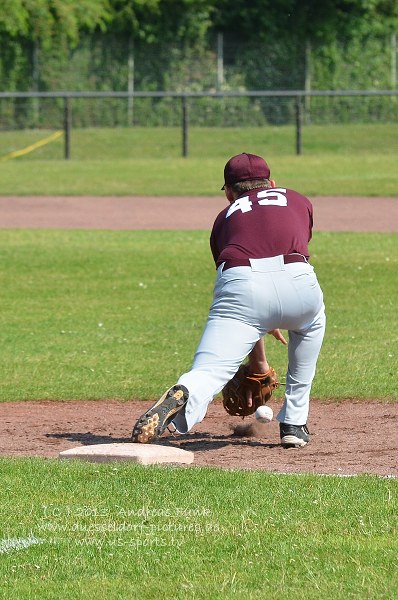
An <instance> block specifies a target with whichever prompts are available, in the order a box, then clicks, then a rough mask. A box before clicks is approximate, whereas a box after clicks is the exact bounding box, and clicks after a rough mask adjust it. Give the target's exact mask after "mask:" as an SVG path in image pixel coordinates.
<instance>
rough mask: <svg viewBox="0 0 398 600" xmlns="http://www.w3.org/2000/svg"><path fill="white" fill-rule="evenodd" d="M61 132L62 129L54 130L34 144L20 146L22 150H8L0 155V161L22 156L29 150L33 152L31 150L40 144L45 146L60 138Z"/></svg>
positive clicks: (39, 146)
mask: <svg viewBox="0 0 398 600" xmlns="http://www.w3.org/2000/svg"><path fill="white" fill-rule="evenodd" d="M62 134H63V131H56V132H55V133H52V134H51V135H49V136H48V137H46V138H44V139H43V140H39V141H38V142H35V143H34V144H31V145H30V146H27V147H26V148H22V150H15V151H14V152H10V153H9V154H6V155H5V156H1V157H0V162H2V161H4V160H10V159H12V158H18V156H24V155H25V154H29V152H33V150H37V148H41V147H42V146H45V145H46V144H50V143H51V142H55V140H57V139H58V138H60V137H61V135H62Z"/></svg>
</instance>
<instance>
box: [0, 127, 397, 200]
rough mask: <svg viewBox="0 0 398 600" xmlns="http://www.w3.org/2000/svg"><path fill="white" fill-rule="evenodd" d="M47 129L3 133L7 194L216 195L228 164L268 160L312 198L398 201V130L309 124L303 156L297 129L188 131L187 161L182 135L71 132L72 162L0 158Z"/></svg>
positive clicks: (38, 156) (57, 150) (39, 155)
mask: <svg viewBox="0 0 398 600" xmlns="http://www.w3.org/2000/svg"><path fill="white" fill-rule="evenodd" d="M49 133H50V132H48V131H22V132H1V133H0V141H1V150H0V181H1V189H0V193H1V194H3V195H42V194H44V195H158V196H161V195H216V194H219V193H220V187H221V184H220V182H221V181H222V171H223V167H224V164H225V162H226V160H228V158H229V157H230V156H232V155H233V154H237V153H239V152H243V151H244V152H254V153H258V154H262V155H264V156H265V157H266V158H267V159H268V161H269V163H270V165H271V171H272V176H273V178H274V179H276V181H277V182H279V183H280V184H281V185H284V186H286V187H291V188H296V189H299V190H300V191H301V192H302V193H305V194H307V195H367V196H383V195H384V196H398V172H397V168H396V165H397V162H398V143H397V139H398V124H380V125H379V124H372V125H334V126H330V127H325V126H310V127H306V128H304V132H303V148H304V150H303V154H302V155H301V156H296V154H295V132H294V128H293V127H288V126H286V127H266V128H242V129H239V128H234V129H231V128H230V129H228V128H225V129H217V128H211V129H208V128H207V129H206V128H200V129H199V128H192V129H191V130H190V134H189V140H190V143H189V149H190V150H189V157H188V158H182V157H181V131H180V130H179V129H178V128H175V129H173V128H156V129H149V128H148V129H144V128H134V129H105V130H104V129H89V130H74V131H73V133H72V140H71V147H72V152H71V160H69V161H65V160H63V140H62V139H60V140H57V141H56V142H53V143H51V144H49V145H46V146H44V147H42V148H40V149H38V150H35V151H34V152H31V153H29V154H26V155H25V156H23V157H20V158H16V159H13V160H6V161H3V162H2V161H1V157H4V156H6V155H7V154H8V153H9V152H12V151H15V150H19V149H23V148H25V147H27V146H29V145H30V144H32V143H33V142H35V141H38V140H39V139H42V138H45V137H46V136H47V135H48V134H49Z"/></svg>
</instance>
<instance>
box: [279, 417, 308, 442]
mask: <svg viewBox="0 0 398 600" xmlns="http://www.w3.org/2000/svg"><path fill="white" fill-rule="evenodd" d="M279 429H280V434H281V444H282V446H283V447H284V448H301V447H302V446H305V445H306V444H308V442H309V441H310V432H309V431H308V428H307V425H290V424H289V423H280V424H279Z"/></svg>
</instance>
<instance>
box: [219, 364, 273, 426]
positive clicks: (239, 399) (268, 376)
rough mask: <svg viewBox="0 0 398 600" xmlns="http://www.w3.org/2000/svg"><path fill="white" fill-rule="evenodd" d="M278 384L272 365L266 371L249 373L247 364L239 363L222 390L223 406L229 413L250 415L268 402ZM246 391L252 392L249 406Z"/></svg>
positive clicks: (242, 415)
mask: <svg viewBox="0 0 398 600" xmlns="http://www.w3.org/2000/svg"><path fill="white" fill-rule="evenodd" d="M278 386H279V381H278V377H277V374H276V373H275V370H274V369H273V368H272V367H270V368H269V369H268V371H267V372H266V373H251V372H250V370H249V367H248V365H247V364H244V365H241V366H240V367H239V369H238V370H237V372H236V373H235V375H234V376H233V377H232V379H231V380H230V381H228V383H227V384H225V387H224V388H223V390H222V397H223V405H224V408H225V410H226V411H227V413H228V414H230V415H234V416H240V417H247V416H248V415H252V414H253V413H254V412H255V411H256V410H257V408H258V407H259V406H262V405H263V404H265V403H266V402H268V400H269V399H270V398H271V396H272V393H273V391H274V390H275V389H276V388H277V387H278ZM248 391H251V393H252V404H251V406H248V402H247V395H248V394H247V392H248Z"/></svg>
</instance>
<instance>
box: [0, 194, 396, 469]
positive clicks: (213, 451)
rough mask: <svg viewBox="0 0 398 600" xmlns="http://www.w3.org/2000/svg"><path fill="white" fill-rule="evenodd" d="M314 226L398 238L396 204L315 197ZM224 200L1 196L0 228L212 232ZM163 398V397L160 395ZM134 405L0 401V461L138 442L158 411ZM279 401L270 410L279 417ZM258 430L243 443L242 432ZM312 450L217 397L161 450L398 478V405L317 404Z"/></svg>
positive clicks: (210, 461) (250, 465)
mask: <svg viewBox="0 0 398 600" xmlns="http://www.w3.org/2000/svg"><path fill="white" fill-rule="evenodd" d="M312 201H313V204H314V208H315V229H318V230H326V231H328V230H329V231H380V232H396V231H398V198H315V199H312ZM223 206H224V201H223V199H222V198H116V197H115V198H103V197H102V198H16V197H0V227H3V228H6V227H16V228H18V227H33V228H35V227H43V228H51V227H54V228H81V229H207V228H208V229H210V227H211V225H212V222H213V220H214V217H215V215H216V214H217V212H218V211H219V210H221V209H222V208H223ZM159 392H160V393H162V392H163V390H160V391H159ZM152 402H153V400H150V401H147V402H138V401H129V402H117V401H114V400H106V401H105V400H104V401H96V402H94V401H84V402H80V401H68V402H51V401H45V402H42V401H35V402H19V403H3V404H0V419H1V422H2V435H1V438H0V455H3V456H43V457H54V458H55V457H57V456H58V453H59V452H61V451H62V450H66V449H68V448H73V447H76V446H79V445H89V444H99V443H113V442H114V443H117V442H130V441H131V438H130V436H131V429H132V427H133V424H134V422H135V420H136V419H137V418H138V417H139V416H140V415H141V414H142V413H143V412H144V411H145V410H146V409H147V408H148V407H149V406H150V405H151V404H152ZM280 403H281V400H275V401H273V402H271V403H270V405H271V406H272V408H273V409H274V412H275V413H276V412H277V411H278V409H279V406H280ZM242 424H243V425H244V426H246V424H247V425H250V424H251V425H255V426H254V427H251V428H250V429H252V430H253V431H252V432H251V435H243V436H237V435H235V434H234V429H235V428H236V426H237V425H242ZM308 425H309V429H310V431H311V443H310V444H309V445H308V446H306V447H305V448H302V449H300V450H284V449H282V448H281V446H280V445H279V427H278V423H277V422H276V421H272V422H271V423H269V424H267V425H261V426H260V425H257V424H255V421H254V418H253V417H250V418H248V419H245V420H244V421H242V420H241V419H239V418H236V417H235V418H234V417H230V416H229V415H227V414H226V413H225V411H224V410H223V408H222V405H221V403H220V402H219V401H218V400H216V401H215V402H213V403H212V404H211V405H210V407H209V411H208V414H207V416H206V418H205V419H204V421H203V422H202V423H200V424H198V425H197V426H196V427H195V428H194V429H193V430H192V431H191V432H190V433H189V434H187V435H185V436H172V435H170V434H168V433H166V434H165V435H164V437H162V438H161V443H162V444H170V445H173V446H176V447H180V448H184V449H186V450H192V451H194V452H195V464H196V465H198V466H214V467H223V468H232V469H236V468H241V469H262V470H267V471H275V472H286V473H294V472H312V473H331V474H339V475H348V474H354V473H372V474H377V475H382V476H398V438H397V428H398V404H392V403H381V402H369V401H366V400H364V399H357V400H351V401H344V402H328V403H326V402H320V401H317V400H312V402H311V412H310V419H309V423H308Z"/></svg>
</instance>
